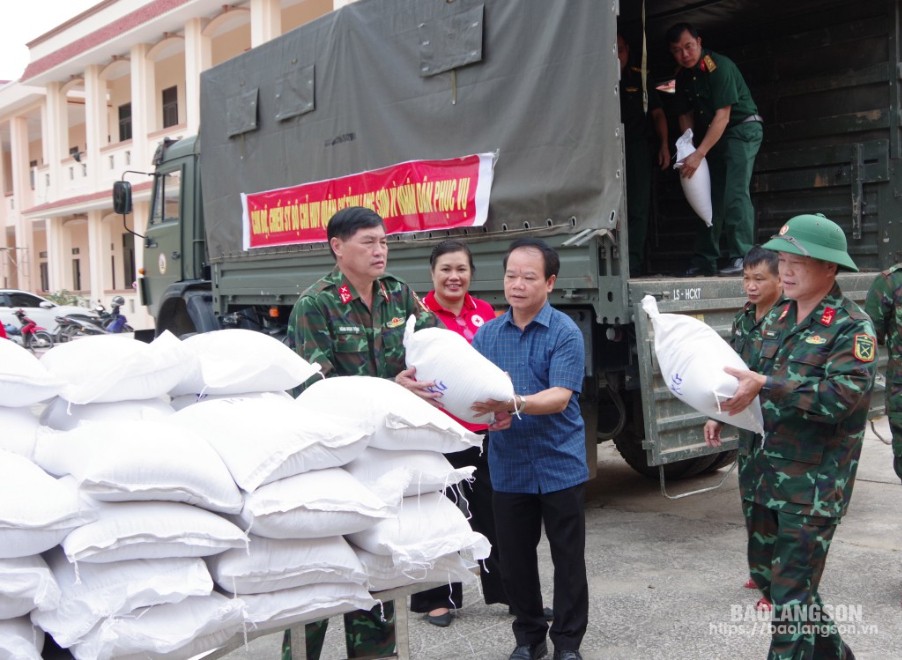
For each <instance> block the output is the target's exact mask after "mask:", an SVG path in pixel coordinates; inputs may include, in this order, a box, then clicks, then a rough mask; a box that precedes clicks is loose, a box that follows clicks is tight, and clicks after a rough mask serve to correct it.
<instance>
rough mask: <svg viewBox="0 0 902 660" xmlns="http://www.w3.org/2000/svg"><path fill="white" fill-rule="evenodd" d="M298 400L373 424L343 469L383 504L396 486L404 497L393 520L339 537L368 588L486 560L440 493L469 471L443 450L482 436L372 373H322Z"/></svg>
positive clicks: (475, 442) (431, 578)
mask: <svg viewBox="0 0 902 660" xmlns="http://www.w3.org/2000/svg"><path fill="white" fill-rule="evenodd" d="M298 403H299V404H301V405H303V406H305V407H307V408H309V409H310V410H330V411H335V412H336V413H338V414H344V415H345V416H346V417H349V418H352V419H353V418H365V419H371V420H375V422H376V424H377V430H376V431H375V433H374V434H373V437H372V439H371V441H370V446H369V447H368V448H367V449H366V451H365V452H364V453H363V454H362V455H361V456H360V457H359V458H357V459H356V460H354V461H353V462H351V463H350V464H349V465H348V466H347V470H348V472H350V473H351V474H353V475H354V476H356V477H357V478H358V479H359V480H360V481H361V482H363V484H364V485H366V486H368V487H369V488H370V490H372V491H373V492H374V493H376V494H377V495H378V496H379V497H381V498H383V499H385V500H386V501H392V502H394V501H395V499H394V498H396V497H397V495H398V491H399V490H400V494H401V495H402V496H403V499H402V500H401V504H400V510H399V511H398V512H397V513H396V514H395V515H393V516H392V517H390V518H387V519H384V520H381V521H378V522H377V523H376V524H375V525H371V526H370V527H368V528H366V529H363V530H360V531H357V532H352V533H349V534H347V535H346V537H347V538H348V540H349V541H350V542H351V544H352V545H353V546H354V548H355V550H356V551H357V554H358V557H359V558H360V559H361V561H362V562H363V564H364V568H365V569H366V572H367V575H368V583H367V584H368V587H369V588H370V589H372V590H380V589H388V588H392V587H397V586H402V585H407V584H414V583H416V582H449V581H456V580H460V581H463V582H467V581H470V580H472V579H474V574H473V572H472V570H471V569H472V568H473V566H474V564H473V562H472V560H479V559H484V558H485V557H487V556H488V554H489V551H490V550H491V547H490V545H489V543H488V540H487V539H486V538H485V537H484V536H482V535H481V534H478V533H476V532H473V531H472V530H471V529H470V526H469V524H468V523H467V520H466V517H465V516H464V514H463V512H461V510H460V509H458V508H457V507H456V506H455V505H454V504H453V503H452V502H451V501H450V500H448V499H447V498H446V497H445V496H444V495H443V494H442V491H444V489H445V487H447V486H450V485H454V484H456V483H459V482H460V481H461V480H464V479H470V478H472V474H473V470H474V468H472V467H471V468H465V469H462V470H455V469H454V468H453V467H452V466H451V464H450V463H449V462H448V461H447V459H446V458H445V457H444V456H443V455H442V454H445V453H451V452H456V451H462V450H464V449H468V448H469V447H473V446H480V444H481V438H480V437H479V436H478V435H476V434H474V433H471V432H470V431H468V430H467V429H465V428H464V427H463V426H461V425H460V424H459V423H458V422H456V421H455V420H453V419H452V418H451V417H449V416H448V415H446V414H445V413H443V412H442V411H441V410H439V409H438V408H436V407H435V406H432V405H430V404H429V403H427V402H426V401H424V400H423V399H421V398H420V397H418V396H417V395H416V394H413V393H412V392H410V391H408V390H407V389H405V388H404V387H401V386H400V385H397V384H396V383H394V382H392V381H389V380H384V379H379V378H370V377H367V376H347V377H336V378H329V379H326V380H324V381H321V382H318V383H315V384H313V385H312V386H311V387H309V388H307V389H306V390H305V391H304V392H303V393H302V394H301V395H300V396H299V397H298ZM461 553H463V555H462V554H461ZM468 559H469V560H470V561H468Z"/></svg>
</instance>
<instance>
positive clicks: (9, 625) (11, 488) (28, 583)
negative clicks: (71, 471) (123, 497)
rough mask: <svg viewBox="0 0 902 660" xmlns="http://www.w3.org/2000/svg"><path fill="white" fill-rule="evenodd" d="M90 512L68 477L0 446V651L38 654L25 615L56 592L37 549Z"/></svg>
mask: <svg viewBox="0 0 902 660" xmlns="http://www.w3.org/2000/svg"><path fill="white" fill-rule="evenodd" d="M94 517H95V513H94V511H93V510H92V509H91V507H90V505H89V504H87V503H86V502H84V501H83V500H82V499H81V498H80V497H79V494H78V488H77V484H76V482H75V480H74V479H71V478H67V479H54V478H53V477H51V476H50V475H49V474H47V473H46V472H45V471H44V470H42V469H41V468H39V467H38V466H37V465H35V464H34V463H32V462H31V461H30V460H29V459H27V458H25V457H24V456H21V455H19V454H15V453H12V452H8V451H5V450H0V657H5V658H40V657H41V649H42V648H43V644H44V633H43V631H39V630H36V629H34V628H33V627H32V624H31V621H30V620H29V618H28V616H29V615H30V614H33V613H34V612H36V611H44V610H50V609H53V608H55V607H56V606H57V605H58V604H59V599H60V592H59V588H58V587H57V584H56V581H55V580H54V578H53V576H52V575H51V573H50V571H49V569H48V568H47V565H46V563H45V562H44V560H43V559H42V558H41V556H40V553H42V552H44V551H46V550H49V549H50V548H52V547H54V546H56V545H57V544H59V542H60V541H62V540H63V539H64V538H65V537H66V535H67V534H68V533H69V532H70V531H71V530H73V529H75V528H77V527H78V526H79V525H81V524H83V523H85V522H88V521H91V520H93V519H94Z"/></svg>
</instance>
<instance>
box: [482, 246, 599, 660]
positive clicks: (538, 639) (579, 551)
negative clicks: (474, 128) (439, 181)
mask: <svg viewBox="0 0 902 660" xmlns="http://www.w3.org/2000/svg"><path fill="white" fill-rule="evenodd" d="M559 269H560V259H559V258H558V255H557V252H555V251H554V250H553V249H552V248H551V247H549V246H548V245H547V244H546V243H545V242H544V241H542V240H539V239H532V238H521V239H518V240H516V241H514V242H513V243H511V245H510V247H509V248H508V251H507V256H505V258H504V296H505V298H506V299H507V302H508V304H509V305H510V308H509V309H508V310H507V312H505V313H504V314H503V315H501V316H499V317H498V318H496V319H493V320H492V321H490V322H488V323H486V324H485V325H484V326H483V327H482V328H480V329H479V332H477V333H476V336H475V338H474V339H473V347H474V348H476V350H478V351H479V352H480V353H482V354H483V355H484V356H486V357H487V358H488V359H489V360H491V361H492V362H494V363H495V364H496V365H498V366H499V367H501V368H502V369H504V371H506V372H507V373H508V374H510V377H511V380H512V381H513V384H514V391H515V392H516V394H515V396H514V398H513V400H509V401H494V400H489V401H482V402H479V403H476V404H475V405H474V406H473V409H474V410H476V411H477V412H483V413H494V416H495V418H494V419H495V421H494V423H492V424H491V425H490V426H489V467H490V473H491V475H492V487H493V488H494V490H495V495H494V499H493V502H494V505H495V526H496V531H497V540H498V549H499V555H500V557H501V579H502V582H503V584H504V590H505V592H506V593H507V597H508V600H509V602H510V606H511V610H512V611H513V613H514V615H515V616H516V619H515V620H514V623H513V632H514V637H515V638H516V642H517V646H516V648H515V649H514V652H513V653H512V654H511V656H510V660H534V659H536V658H541V657H543V656H545V655H546V654H547V653H548V646H547V643H546V641H545V636H546V634H548V635H549V636H550V637H551V641H552V642H553V643H554V659H555V660H581V657H582V656H580V654H579V646H580V643H581V642H582V638H583V635H584V634H585V632H586V626H587V625H588V617H589V586H588V581H587V579H586V561H585V545H586V526H585V482H586V480H587V479H588V478H589V468H588V465H587V464H586V451H585V428H584V425H583V420H582V417H581V416H580V412H579V401H578V398H579V393H580V391H581V390H582V384H583V375H584V368H585V366H584V365H585V346H584V344H583V337H582V333H580V331H579V329H578V328H577V327H576V324H575V323H574V322H573V321H572V320H571V319H570V317H568V316H567V315H566V314H564V313H563V312H561V311H558V310H556V309H554V308H553V307H552V306H551V304H550V303H549V302H548V294H549V293H551V291H552V290H553V289H554V282H555V280H556V279H557V274H558V271H559ZM543 523H544V525H545V534H546V536H547V537H548V542H549V545H550V547H551V560H552V563H553V564H554V621H553V622H552V624H551V631H550V633H549V632H548V624H547V623H546V621H545V618H544V616H543V611H542V607H543V606H542V592H541V586H540V584H539V565H538V556H537V553H536V548H537V546H538V543H539V538H540V535H541V532H542V524H543Z"/></svg>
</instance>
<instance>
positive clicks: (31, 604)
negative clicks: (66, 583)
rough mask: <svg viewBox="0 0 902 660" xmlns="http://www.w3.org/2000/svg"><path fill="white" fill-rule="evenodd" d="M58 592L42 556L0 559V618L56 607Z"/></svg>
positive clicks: (11, 617)
mask: <svg viewBox="0 0 902 660" xmlns="http://www.w3.org/2000/svg"><path fill="white" fill-rule="evenodd" d="M59 601H60V590H59V587H58V586H57V584H56V580H55V579H54V577H53V574H52V573H51V572H50V568H48V566H47V562H45V561H44V559H43V557H41V555H33V556H31V557H18V558H16V559H0V619H14V618H16V617H20V616H23V615H25V614H28V613H29V612H31V611H32V610H49V609H54V608H55V607H56V606H57V605H59Z"/></svg>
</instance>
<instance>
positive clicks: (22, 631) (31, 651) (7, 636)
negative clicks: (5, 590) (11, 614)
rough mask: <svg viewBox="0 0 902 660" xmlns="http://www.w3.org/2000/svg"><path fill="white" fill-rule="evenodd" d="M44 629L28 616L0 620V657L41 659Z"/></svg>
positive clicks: (20, 659) (22, 659)
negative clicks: (37, 626) (36, 625)
mask: <svg viewBox="0 0 902 660" xmlns="http://www.w3.org/2000/svg"><path fill="white" fill-rule="evenodd" d="M43 650H44V631H43V630H39V629H38V628H36V627H35V626H34V624H33V623H32V622H31V620H30V619H29V618H28V617H24V616H23V617H19V618H16V619H6V620H0V658H14V659H15V660H41V657H42V656H41V651H43Z"/></svg>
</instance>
